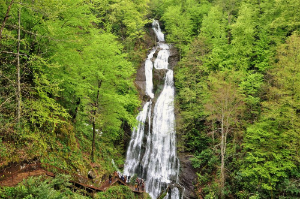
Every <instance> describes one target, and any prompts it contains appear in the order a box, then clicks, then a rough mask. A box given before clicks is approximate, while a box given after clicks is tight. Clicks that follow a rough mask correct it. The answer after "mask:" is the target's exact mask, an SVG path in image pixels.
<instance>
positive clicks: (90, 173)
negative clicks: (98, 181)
mask: <svg viewBox="0 0 300 199" xmlns="http://www.w3.org/2000/svg"><path fill="white" fill-rule="evenodd" d="M88 178H90V179H95V178H96V174H95V172H94V171H92V170H90V171H89V172H88Z"/></svg>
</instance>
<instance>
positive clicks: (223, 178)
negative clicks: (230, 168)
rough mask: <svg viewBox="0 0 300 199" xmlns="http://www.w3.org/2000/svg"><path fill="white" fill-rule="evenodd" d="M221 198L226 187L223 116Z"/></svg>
mask: <svg viewBox="0 0 300 199" xmlns="http://www.w3.org/2000/svg"><path fill="white" fill-rule="evenodd" d="M221 125H222V126H221V145H220V148H221V179H220V181H221V185H220V189H221V198H224V186H225V145H226V143H225V132H224V116H222V121H221Z"/></svg>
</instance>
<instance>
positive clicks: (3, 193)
mask: <svg viewBox="0 0 300 199" xmlns="http://www.w3.org/2000/svg"><path fill="white" fill-rule="evenodd" d="M69 179H70V176H65V175H59V176H57V177H56V178H54V179H51V178H44V177H43V176H39V177H30V178H28V179H26V180H24V181H23V182H21V183H20V184H19V185H18V186H16V187H2V188H0V197H1V198H15V199H21V198H27V199H29V198H35V199H45V198H47V199H62V198H64V199H67V198H72V199H73V198H74V199H75V198H76V199H77V198H78V199H81V198H87V197H84V196H82V195H80V194H77V193H74V192H72V191H71V190H70V189H69V188H67V186H70V185H71V183H69V182H68V180H69Z"/></svg>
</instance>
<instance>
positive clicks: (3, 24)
mask: <svg viewBox="0 0 300 199" xmlns="http://www.w3.org/2000/svg"><path fill="white" fill-rule="evenodd" d="M13 3H14V0H12V1H11V2H10V4H9V6H8V8H7V11H6V14H5V17H4V20H3V23H2V26H1V29H0V40H1V38H2V31H3V29H4V26H5V23H6V20H7V19H8V18H9V12H10V8H11V6H12V4H13Z"/></svg>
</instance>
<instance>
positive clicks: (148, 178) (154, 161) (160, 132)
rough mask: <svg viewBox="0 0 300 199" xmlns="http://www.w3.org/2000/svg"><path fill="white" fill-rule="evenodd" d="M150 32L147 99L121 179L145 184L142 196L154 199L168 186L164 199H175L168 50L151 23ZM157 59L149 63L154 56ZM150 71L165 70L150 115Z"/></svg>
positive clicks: (176, 171)
mask: <svg viewBox="0 0 300 199" xmlns="http://www.w3.org/2000/svg"><path fill="white" fill-rule="evenodd" d="M152 28H153V30H154V32H155V34H156V36H157V38H158V41H159V42H158V44H157V46H156V47H155V48H153V49H152V50H151V51H150V53H149V55H148V57H147V59H146V61H145V76H146V94H147V95H148V96H149V97H150V98H151V99H150V100H149V101H148V102H146V103H145V105H144V107H143V110H142V111H141V112H140V113H139V115H138V116H137V120H138V122H139V123H138V126H137V127H136V128H134V130H133V132H132V135H131V140H130V143H129V146H128V150H127V156H126V162H125V166H124V174H125V175H130V176H133V175H135V174H136V175H137V176H138V177H140V178H143V179H144V180H145V189H146V192H147V193H149V195H150V196H151V197H152V198H153V199H154V198H155V199H156V198H157V197H158V196H159V195H160V194H161V193H162V192H163V191H165V190H166V189H167V187H168V186H172V187H173V188H171V189H168V190H170V191H168V193H167V194H166V196H165V198H166V199H179V198H180V195H181V194H180V191H179V189H178V188H177V187H176V186H173V184H176V183H177V182H178V174H179V160H178V158H177V155H176V139H175V136H176V135H175V133H176V131H175V114H174V95H175V88H174V80H173V70H171V69H169V63H168V59H169V56H170V46H169V45H168V44H165V43H164V34H163V33H162V32H161V29H160V26H159V23H158V21H156V20H154V21H153V23H152ZM156 51H158V54H157V57H156V59H155V61H154V63H153V61H152V59H153V56H154V54H155V52H156ZM153 70H165V71H166V75H165V82H164V87H163V90H162V91H161V93H160V95H159V96H156V97H157V100H156V102H155V106H154V109H153V111H152V100H153V99H154V98H155V96H154V93H153V80H152V73H153Z"/></svg>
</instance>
